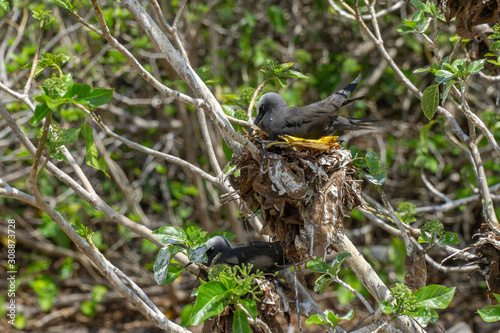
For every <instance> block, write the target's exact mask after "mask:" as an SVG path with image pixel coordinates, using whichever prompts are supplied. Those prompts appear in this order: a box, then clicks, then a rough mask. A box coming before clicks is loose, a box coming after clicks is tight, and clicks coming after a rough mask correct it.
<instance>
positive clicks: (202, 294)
mask: <svg viewBox="0 0 500 333" xmlns="http://www.w3.org/2000/svg"><path fill="white" fill-rule="evenodd" d="M226 291H227V289H226V287H224V285H223V284H222V283H221V282H219V281H210V282H207V283H205V284H202V285H201V286H200V288H199V289H198V296H197V297H196V302H195V303H194V307H193V312H192V313H191V319H190V320H189V325H199V324H201V323H202V322H204V321H205V320H206V319H208V318H210V317H213V316H217V315H218V314H219V313H221V312H222V311H224V308H225V307H226V306H227V305H228V301H227V300H226V299H223V298H224V293H225V292H226ZM245 317H246V315H245Z"/></svg>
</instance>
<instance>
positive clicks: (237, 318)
mask: <svg viewBox="0 0 500 333" xmlns="http://www.w3.org/2000/svg"><path fill="white" fill-rule="evenodd" d="M233 332H234V333H252V329H251V328H250V324H249V323H248V318H247V314H246V313H245V311H243V310H241V309H238V310H236V311H235V312H234V316H233Z"/></svg>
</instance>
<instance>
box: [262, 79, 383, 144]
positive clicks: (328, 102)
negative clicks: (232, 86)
mask: <svg viewBox="0 0 500 333" xmlns="http://www.w3.org/2000/svg"><path fill="white" fill-rule="evenodd" d="M360 80H361V74H359V75H358V77H357V78H356V79H355V80H354V81H352V82H351V83H350V84H349V85H348V86H347V87H345V88H344V89H341V90H339V91H337V92H336V93H334V94H333V95H331V96H329V97H327V98H325V99H324V100H322V101H319V102H316V103H313V104H310V105H306V106H301V107H294V108H289V107H288V104H287V103H286V101H285V99H284V98H283V97H281V96H280V95H278V94H276V93H267V94H264V96H262V97H261V99H260V100H259V103H258V104H257V112H258V114H257V118H256V119H255V121H254V124H255V125H257V126H259V127H260V128H261V129H262V130H263V131H264V132H266V133H267V134H268V135H269V139H271V140H276V139H278V135H283V134H287V135H291V136H295V137H299V138H304V139H319V138H321V137H323V136H330V135H333V133H334V131H342V130H358V129H364V128H369V127H370V126H371V125H372V124H373V123H374V122H375V121H376V120H373V119H363V118H344V117H340V116H336V115H335V113H336V112H337V111H338V110H339V109H340V108H341V107H342V106H344V105H347V104H349V103H351V102H353V101H355V100H359V99H361V98H363V97H359V98H354V99H350V100H348V99H347V98H348V97H349V95H351V93H352V92H353V91H354V89H356V87H357V85H358V83H359V81H360ZM259 123H260V125H259Z"/></svg>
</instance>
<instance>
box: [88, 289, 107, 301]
mask: <svg viewBox="0 0 500 333" xmlns="http://www.w3.org/2000/svg"><path fill="white" fill-rule="evenodd" d="M107 292H108V287H106V286H102V285H97V286H95V287H94V288H92V291H91V292H90V294H91V295H92V300H93V301H95V302H97V303H100V302H102V300H103V299H104V296H105V295H106V293H107Z"/></svg>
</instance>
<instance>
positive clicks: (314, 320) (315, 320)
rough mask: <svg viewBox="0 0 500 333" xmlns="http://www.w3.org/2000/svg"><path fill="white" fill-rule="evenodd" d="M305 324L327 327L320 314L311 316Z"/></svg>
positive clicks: (326, 322)
mask: <svg viewBox="0 0 500 333" xmlns="http://www.w3.org/2000/svg"><path fill="white" fill-rule="evenodd" d="M306 323H307V324H318V325H328V324H329V322H328V321H326V319H325V318H323V316H322V315H320V314H313V315H312V316H310V317H309V318H307V319H306Z"/></svg>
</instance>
